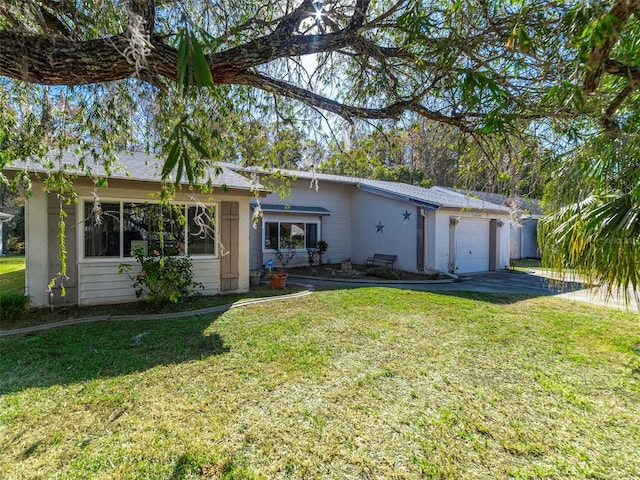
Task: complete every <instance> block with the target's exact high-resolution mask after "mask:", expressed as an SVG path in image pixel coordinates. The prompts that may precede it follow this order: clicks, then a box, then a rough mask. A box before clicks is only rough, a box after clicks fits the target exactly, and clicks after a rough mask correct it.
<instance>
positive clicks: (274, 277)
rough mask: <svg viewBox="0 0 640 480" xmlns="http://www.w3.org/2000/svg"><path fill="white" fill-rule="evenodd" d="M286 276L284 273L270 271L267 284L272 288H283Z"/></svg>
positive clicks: (285, 283) (285, 284)
mask: <svg viewBox="0 0 640 480" xmlns="http://www.w3.org/2000/svg"><path fill="white" fill-rule="evenodd" d="M288 276H289V275H288V274H286V273H272V274H271V276H269V286H270V287H271V288H273V289H274V290H284V289H285V287H286V286H287V277H288Z"/></svg>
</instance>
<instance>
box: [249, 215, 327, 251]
mask: <svg viewBox="0 0 640 480" xmlns="http://www.w3.org/2000/svg"><path fill="white" fill-rule="evenodd" d="M267 223H277V224H278V232H279V231H280V224H281V223H304V224H305V242H306V234H307V229H306V224H310V223H313V224H316V225H317V226H318V234H317V236H318V241H320V240H321V239H322V222H321V221H320V219H314V220H310V219H309V218H308V217H307V218H302V217H292V218H282V217H276V218H267V217H263V219H262V239H261V243H260V248H261V249H262V253H275V252H276V250H277V249H275V248H266V247H265V232H266V229H267ZM294 251H295V252H306V251H307V249H306V248H295V249H294Z"/></svg>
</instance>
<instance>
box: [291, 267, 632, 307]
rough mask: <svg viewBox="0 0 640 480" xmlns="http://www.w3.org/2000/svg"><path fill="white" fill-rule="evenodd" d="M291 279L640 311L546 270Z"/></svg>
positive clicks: (305, 281)
mask: <svg viewBox="0 0 640 480" xmlns="http://www.w3.org/2000/svg"><path fill="white" fill-rule="evenodd" d="M289 278H290V281H293V282H296V283H306V284H311V285H314V286H318V287H321V286H336V285H340V284H347V285H349V286H354V287H365V286H372V285H377V286H384V287H390V288H402V289H411V290H422V291H429V292H456V291H457V292H460V291H465V292H485V293H513V294H524V295H531V296H555V297H559V298H566V299H568V300H576V301H581V302H588V303H594V304H597V305H604V306H608V307H613V308H619V309H628V310H629V311H633V312H639V311H640V309H639V308H638V304H637V303H636V302H635V301H634V300H632V303H631V305H629V306H625V303H624V299H623V295H617V296H615V297H613V298H609V299H607V298H606V297H605V296H604V295H603V294H602V293H600V292H598V290H597V289H595V288H589V287H588V286H587V285H583V284H581V283H579V282H577V281H566V282H565V283H564V284H562V285H560V284H558V283H557V282H553V281H551V280H550V278H549V277H548V276H547V275H546V274H545V272H544V271H539V270H538V271H535V270H530V271H528V272H522V271H517V270H516V271H509V270H500V271H496V272H481V273H473V274H469V275H467V276H465V277H463V278H462V280H460V281H456V282H447V283H433V282H397V281H394V282H385V281H380V282H371V281H357V280H352V279H349V280H347V279H344V280H330V279H320V278H315V277H311V278H310V277H304V278H296V277H289Z"/></svg>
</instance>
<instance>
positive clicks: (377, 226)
mask: <svg viewBox="0 0 640 480" xmlns="http://www.w3.org/2000/svg"><path fill="white" fill-rule="evenodd" d="M383 228H384V225H383V224H382V222H380V221H379V222H378V224H377V225H376V233H384V232H383V231H382V229H383Z"/></svg>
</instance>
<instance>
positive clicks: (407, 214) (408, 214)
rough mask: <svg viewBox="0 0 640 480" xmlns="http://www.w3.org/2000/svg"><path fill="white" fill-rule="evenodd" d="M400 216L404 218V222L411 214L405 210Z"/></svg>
mask: <svg viewBox="0 0 640 480" xmlns="http://www.w3.org/2000/svg"><path fill="white" fill-rule="evenodd" d="M402 216H403V217H404V219H405V220H409V217H410V216H411V212H410V211H409V210H405V211H404V213H403V214H402Z"/></svg>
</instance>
